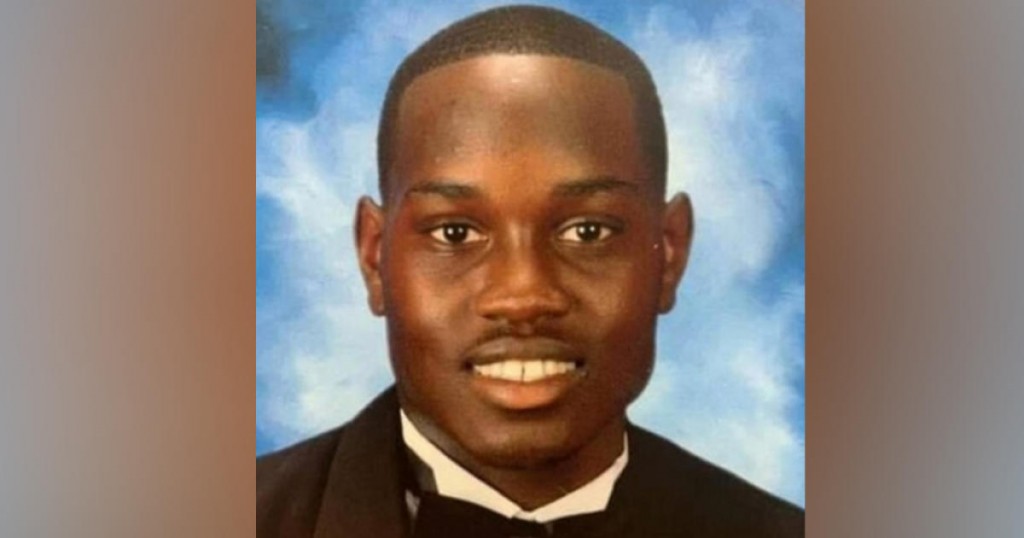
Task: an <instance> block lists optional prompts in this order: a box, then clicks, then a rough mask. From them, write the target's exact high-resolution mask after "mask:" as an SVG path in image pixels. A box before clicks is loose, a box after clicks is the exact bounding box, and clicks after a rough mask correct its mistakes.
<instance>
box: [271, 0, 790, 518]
mask: <svg viewBox="0 0 1024 538" xmlns="http://www.w3.org/2000/svg"><path fill="white" fill-rule="evenodd" d="M541 3H543V4H547V5H552V6H556V7H560V8H563V9H565V10H568V11H570V12H573V13H576V14H578V15H581V16H583V17H584V18H587V19H589V20H590V21H592V22H594V23H596V24H598V25H599V26H601V27H603V28H605V29H606V30H608V31H610V32H611V33H612V34H614V35H616V36H617V37H618V38H620V39H621V40H623V41H624V42H626V43H627V44H629V45H630V46H632V47H633V48H634V49H635V50H636V51H637V52H638V53H639V54H640V55H641V56H642V57H643V58H644V59H645V61H646V62H647V64H648V67H650V69H651V71H652V73H653V74H654V78H655V81H656V82H657V84H658V87H659V91H660V93H661V96H662V100H663V104H664V110H665V115H666V118H667V120H668V127H669V144H670V149H669V159H670V164H669V186H670V190H671V191H677V190H685V191H686V192H688V193H690V195H691V197H692V199H693V203H694V206H695V210H696V214H697V230H696V237H695V243H694V247H693V248H694V251H693V254H692V257H691V262H690V268H689V270H688V273H687V275H686V277H685V279H684V282H683V286H682V293H681V296H680V300H679V302H678V304H677V307H676V309H675V310H674V311H673V312H672V313H671V314H669V315H667V316H664V317H663V318H662V319H661V322H660V323H661V324H660V327H659V341H658V345H659V349H658V366H657V370H656V372H655V375H654V378H653V379H652V381H651V384H650V386H649V387H648V389H647V391H646V392H645V393H644V395H643V396H642V397H641V399H640V400H639V401H638V402H637V403H636V404H635V405H634V406H633V407H632V408H631V411H630V414H631V417H632V419H633V420H634V421H635V422H637V423H639V424H640V425H643V426H646V427H648V428H650V429H653V430H654V431H656V432H659V433H661V434H662V435H665V436H667V437H669V438H671V439H673V440H675V441H676V442H677V443H679V444H680V445H683V446H685V447H687V448H688V449H690V450H691V451H693V452H695V453H697V454H699V455H701V456H703V457H704V458H706V459H709V460H711V461H714V462H716V463H718V464H720V465H722V466H724V467H726V468H728V469H731V470H732V471H734V472H736V473H737V474H739V475H741V476H743V477H745V478H746V479H747V480H749V481H751V482H753V483H755V484H757V485H759V486H761V487H763V488H765V489H767V490H769V491H772V492H775V493H776V494H778V495H781V496H783V497H785V498H787V499H790V500H792V501H794V502H796V503H798V504H801V505H803V504H804V211H803V200H804V11H805V6H804V3H803V2H802V1H799V0H797V1H778V2H765V1H726V0H700V1H693V2H674V3H668V2H646V1H634V2H630V3H628V4H627V3H625V2H614V3H613V2H541ZM497 4H498V3H496V2H451V1H443V2H442V1H428V2H423V1H420V2H412V1H409V0H386V1H385V0H380V1H375V0H370V1H364V2H356V1H351V2H340V1H338V2H328V1H324V0H298V1H291V2H281V1H278V2H270V1H267V2H264V1H261V0H258V1H257V47H256V50H257V78H256V82H257V84H256V85H257V87H256V95H257V104H256V122H257V134H256V144H257V156H256V329H257V342H256V350H257V351H256V452H257V454H261V453H264V452H267V451H270V450H273V449H276V448H279V447H283V446H286V445H288V444H290V443H293V442H295V441H297V440H299V439H302V438H304V437H307V436H309V435H311V434H314V433H317V432H320V431H323V430H326V429H329V428H331V427H333V426H335V425H337V424H339V423H341V422H343V421H345V420H347V419H348V418H350V417H351V416H352V415H353V414H354V413H355V412H357V411H358V410H359V409H360V408H361V407H362V406H363V405H364V404H365V403H366V402H368V401H369V400H370V399H371V398H372V397H373V396H374V395H376V394H377V393H378V392H379V391H380V390H382V389H383V388H384V387H386V386H387V385H388V384H389V383H390V382H391V373H390V371H389V369H388V366H387V359H386V357H387V349H386V346H385V339H384V325H383V322H382V321H381V320H379V319H376V318H373V317H372V316H371V315H370V314H369V312H368V310H367V309H366V307H365V294H364V291H363V287H362V283H361V280H360V276H359V271H358V268H357V265H356V262H355V254H354V249H353V240H352V228H351V223H352V218H353V208H354V206H355V202H356V200H357V198H358V197H359V196H360V195H362V194H366V193H375V192H376V175H375V164H374V155H375V153H374V152H375V147H374V140H375V136H376V122H377V119H378V114H379V110H380V104H381V101H382V99H383V94H384V90H385V88H386V85H387V82H388V79H389V77H390V75H391V73H392V72H393V71H394V69H395V68H396V67H397V65H398V63H399V62H400V61H401V60H402V58H403V57H404V56H405V55H406V54H407V53H408V52H410V51H411V50H412V49H413V48H415V47H416V46H417V45H418V44H419V43H421V42H422V41H423V40H424V39H426V38H427V37H429V36H430V35H431V34H432V33H434V32H435V31H437V30H439V29H440V28H442V27H444V26H445V25H447V24H448V23H450V22H452V21H454V20H456V19H458V18H460V17H462V16H465V15H468V14H470V13H472V12H475V11H477V10H479V9H482V8H485V7H490V6H493V5H497Z"/></svg>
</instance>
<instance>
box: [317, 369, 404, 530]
mask: <svg viewBox="0 0 1024 538" xmlns="http://www.w3.org/2000/svg"><path fill="white" fill-rule="evenodd" d="M399 440H400V432H399V418H398V397H397V395H396V394H395V389H394V387H391V388H389V389H388V390H386V391H385V392H384V393H383V394H381V395H380V396H378V397H377V399H375V400H374V401H373V402H372V403H371V404H370V405H369V406H367V407H366V409H364V410H363V411H362V412H361V413H359V415H357V416H356V417H355V418H354V419H353V420H352V421H351V422H350V423H349V424H348V425H347V426H346V427H345V428H344V430H343V432H342V434H341V437H340V439H339V441H338V447H337V450H336V451H335V454H334V459H333V461H332V463H331V467H330V471H329V472H328V476H327V482H326V484H325V486H324V494H323V501H322V502H321V506H320V514H319V517H318V518H317V523H316V530H315V531H314V533H313V536H314V538H337V537H345V538H401V537H402V536H406V535H407V534H408V531H407V528H406V527H407V526H408V516H407V513H406V507H405V485H404V484H405V480H404V469H405V467H406V465H404V464H403V463H402V461H403V454H402V453H401V452H400V446H401V443H400V442H399Z"/></svg>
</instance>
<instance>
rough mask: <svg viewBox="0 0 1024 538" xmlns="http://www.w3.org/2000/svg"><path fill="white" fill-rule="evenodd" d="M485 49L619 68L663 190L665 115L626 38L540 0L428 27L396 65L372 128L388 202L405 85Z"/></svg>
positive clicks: (481, 53) (652, 170)
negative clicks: (424, 38)
mask: <svg viewBox="0 0 1024 538" xmlns="http://www.w3.org/2000/svg"><path fill="white" fill-rule="evenodd" d="M487 54H542V55H551V56H559V57H564V58H571V59H574V60H580V61H583V62H587V63H590V64H593V65H597V66H600V67H603V68H605V69H609V70H611V71H613V72H615V73H618V74H620V75H622V76H623V77H624V78H625V79H626V82H627V84H628V86H629V89H630V93H631V94H632V96H633V102H634V108H635V110H634V116H635V120H636V123H637V130H638V135H639V136H640V140H641V144H642V146H643V149H644V151H645V152H646V154H647V160H648V166H649V168H650V173H651V175H652V177H651V178H650V180H653V181H654V182H655V183H656V185H657V187H658V189H659V191H660V192H662V193H663V192H664V189H665V174H666V170H667V168H668V151H667V149H666V135H665V119H664V116H663V115H662V111H661V101H660V100H659V99H658V91H657V88H656V87H655V85H654V80H653V79H652V78H651V73H650V72H649V71H648V70H647V66H646V65H644V62H643V60H641V59H640V57H639V56H637V54H636V53H635V52H633V50H632V49H630V48H629V47H628V46H626V45H625V44H623V43H622V42H621V41H619V40H617V39H615V38H614V37H612V36H611V35H610V34H609V33H607V32H605V31H604V30H601V29H600V28H598V27H596V26H594V25H593V24H591V23H589V22H587V21H585V20H583V19H580V18H578V17H576V16H574V15H570V14H568V13H565V12H564V11H559V10H557V9H552V8H548V7H541V6H526V5H517V6H504V7H498V8H494V9H489V10H486V11H482V12H480V13H477V14H475V15H472V16H470V17H467V18H465V19H462V20H460V21H457V22H455V23H453V24H452V25H450V26H448V27H447V28H444V29H443V30H441V31H440V32H438V33H436V34H434V36H433V37H431V38H430V39H428V40H427V41H426V42H424V43H423V44H422V45H420V47H419V48H417V49H416V50H415V51H413V53H412V54H410V55H409V56H407V57H406V58H405V60H404V61H402V63H401V65H399V67H398V69H397V71H395V74H394V76H393V77H392V78H391V83H390V84H389V85H388V90H387V94H386V96H385V97H384V106H383V110H382V112H381V118H380V126H379V130H378V131H377V173H378V183H379V187H380V192H381V197H382V201H384V203H387V201H386V198H387V190H388V189H387V187H388V185H387V176H388V174H389V165H390V161H391V157H392V155H391V152H392V147H391V146H392V143H393V140H392V137H393V135H394V132H393V131H394V124H395V121H396V118H397V115H398V105H399V102H400V101H401V98H402V94H403V93H404V92H405V89H406V88H407V87H408V86H409V84H411V83H412V81H413V80H415V79H416V78H417V77H419V76H420V75H423V74H425V73H427V72H429V71H431V70H433V69H436V68H438V67H441V66H444V65H447V64H451V63H454V62H457V61H460V60H466V59H469V58H473V57H476V56H484V55H487Z"/></svg>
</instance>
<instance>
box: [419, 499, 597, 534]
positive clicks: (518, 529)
mask: <svg viewBox="0 0 1024 538" xmlns="http://www.w3.org/2000/svg"><path fill="white" fill-rule="evenodd" d="M609 522H610V521H609V518H608V517H606V515H605V514H604V513H603V512H598V513H594V514H584V515H580V516H573V517H567V518H563V519H558V520H555V521H553V522H551V523H547V524H544V523H534V522H531V521H524V520H521V519H509V518H506V517H505V516H503V515H501V514H498V513H496V512H492V511H490V510H488V509H486V508H483V507H481V506H477V505H475V504H472V503H468V502H465V501H461V500H458V499H452V498H450V497H443V496H441V495H438V494H436V493H427V492H424V493H423V494H422V497H421V498H420V504H419V508H418V510H417V511H416V522H415V525H414V529H413V538H520V537H523V538H575V537H580V538H582V537H590V536H595V535H598V534H604V533H605V532H607V531H608V530H609V529H608V527H607V523H609ZM599 531H600V532H599Z"/></svg>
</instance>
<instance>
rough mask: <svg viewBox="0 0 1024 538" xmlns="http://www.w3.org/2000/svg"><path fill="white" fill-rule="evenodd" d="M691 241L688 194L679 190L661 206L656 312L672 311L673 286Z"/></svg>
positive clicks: (680, 271)
mask: <svg viewBox="0 0 1024 538" xmlns="http://www.w3.org/2000/svg"><path fill="white" fill-rule="evenodd" d="M692 242H693V207H692V206H691V205H690V197H689V196H687V195H686V194H685V193H679V194H676V195H675V196H673V197H672V199H671V200H669V202H668V203H667V204H666V205H665V215H664V218H663V222H662V237H661V245H662V248H661V251H662V255H664V257H665V259H664V262H665V264H664V266H663V268H662V274H661V296H660V298H659V302H658V311H659V312H660V313H662V314H664V313H667V312H669V311H670V310H672V307H673V306H675V302H676V289H677V288H678V287H679V282H680V281H681V280H682V278H683V272H685V271H686V264H687V262H688V261H689V258H690V244H691V243H692Z"/></svg>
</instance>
